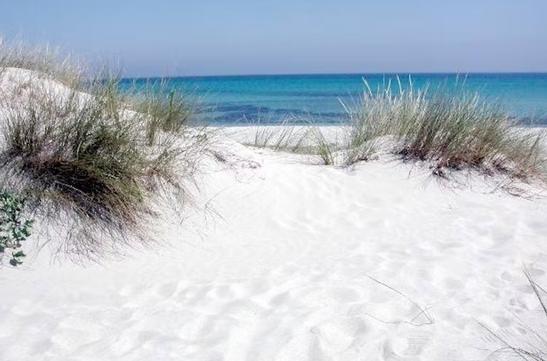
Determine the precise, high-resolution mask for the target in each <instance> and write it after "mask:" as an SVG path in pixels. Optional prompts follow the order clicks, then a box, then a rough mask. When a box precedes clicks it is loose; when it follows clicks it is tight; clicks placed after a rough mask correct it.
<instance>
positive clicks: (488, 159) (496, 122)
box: [346, 82, 546, 178]
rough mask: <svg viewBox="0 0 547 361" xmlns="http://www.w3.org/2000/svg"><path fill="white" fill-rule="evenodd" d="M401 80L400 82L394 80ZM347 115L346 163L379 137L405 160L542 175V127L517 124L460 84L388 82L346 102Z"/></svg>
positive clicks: (367, 152)
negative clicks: (452, 87) (421, 85)
mask: <svg viewBox="0 0 547 361" xmlns="http://www.w3.org/2000/svg"><path fill="white" fill-rule="evenodd" d="M399 84H400V82H399ZM346 109H347V111H348V114H349V116H350V119H351V122H350V123H349V128H348V129H349V132H348V134H349V136H348V142H347V145H346V147H347V159H346V163H347V164H352V163H354V162H357V161H360V160H366V159H367V158H368V157H369V156H370V154H371V153H373V152H374V149H375V147H376V143H377V142H378V140H379V139H380V138H382V137H389V138H390V139H391V140H392V142H391V144H392V149H391V151H392V152H393V153H396V154H399V155H401V156H402V157H403V159H405V160H424V161H430V162H432V164H433V166H434V168H435V171H436V172H437V174H442V170H443V169H462V168H474V169H479V170H481V171H485V172H494V171H503V172H506V173H509V174H510V175H512V176H516V177H522V178H526V177H530V176H536V175H542V174H543V171H544V166H545V160H546V158H545V154H544V152H543V149H542V142H543V141H544V138H545V133H544V132H533V131H530V130H529V129H525V128H523V127H521V126H519V125H518V124H517V123H516V122H515V121H513V119H512V118H511V117H510V116H509V115H508V114H507V113H505V112H503V110H501V109H500V107H498V106H496V105H492V104H490V103H488V102H487V101H484V100H483V99H481V98H480V97H479V96H478V95H477V94H469V93H467V92H465V91H463V90H458V91H446V90H443V89H442V88H439V89H437V90H431V89H427V88H426V89H424V90H415V89H413V87H412V84H410V86H409V87H408V88H407V89H403V86H402V85H401V84H400V86H399V91H398V92H394V91H392V87H391V84H388V85H387V86H386V87H383V88H378V89H377V90H376V91H372V90H371V88H370V87H369V86H368V84H366V91H365V92H364V94H363V96H362V99H361V100H360V101H359V102H358V103H357V104H356V105H354V106H351V107H346Z"/></svg>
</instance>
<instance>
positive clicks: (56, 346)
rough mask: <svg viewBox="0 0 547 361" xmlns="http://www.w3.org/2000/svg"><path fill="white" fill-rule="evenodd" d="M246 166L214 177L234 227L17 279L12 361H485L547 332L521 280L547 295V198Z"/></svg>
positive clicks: (259, 161)
mask: <svg viewBox="0 0 547 361" xmlns="http://www.w3.org/2000/svg"><path fill="white" fill-rule="evenodd" d="M233 153H234V154H241V156H240V157H235V156H234V155H231V156H230V155H228V156H226V157H227V158H228V162H227V163H224V164H217V165H216V166H214V167H213V166H212V165H211V166H210V167H209V170H210V172H209V174H205V175H204V176H203V177H204V180H205V181H204V185H203V187H202V192H203V193H202V197H203V200H209V199H210V202H209V203H208V204H209V206H211V207H213V208H214V210H215V212H217V213H218V214H219V215H221V216H222V218H220V217H219V216H213V215H212V213H211V212H207V214H204V213H202V212H195V213H194V214H192V215H189V218H188V219H186V222H185V223H184V225H180V224H179V223H177V222H175V221H173V222H169V221H158V225H157V228H158V232H161V234H160V235H161V238H162V239H164V240H165V242H169V244H161V245H159V246H158V247H156V248H155V249H154V250H153V251H147V252H144V251H135V252H133V254H132V255H130V256H129V257H127V258H124V259H121V260H117V261H114V260H110V261H107V262H105V264H104V265H101V266H97V265H91V266H88V267H80V266H76V265H73V264H69V263H64V264H61V265H59V264H49V263H48V262H47V261H46V257H38V258H36V259H34V261H32V262H29V264H28V265H27V266H25V267H24V268H23V269H17V270H13V269H8V268H4V269H2V270H1V273H0V284H1V286H2V297H1V299H2V301H1V303H0V359H2V360H230V361H235V360H252V361H259V360H291V361H292V360H418V359H420V360H477V359H485V358H486V357H487V356H488V354H489V351H492V350H494V349H496V348H497V347H498V346H499V343H497V342H496V340H495V339H494V338H493V337H490V336H489V334H488V332H486V331H485V330H484V329H483V328H482V327H481V326H479V324H478V321H480V322H484V323H485V324H487V325H488V326H489V327H491V328H492V329H493V330H496V332H499V333H500V334H501V335H503V336H504V337H507V338H510V339H512V340H515V342H519V340H526V341H532V342H535V341H537V337H536V336H534V335H533V334H532V333H531V331H529V330H526V329H525V328H523V327H521V326H520V325H519V323H520V321H519V319H521V320H522V321H523V322H525V323H529V325H530V326H532V327H534V328H535V329H536V330H541V331H542V332H544V331H545V330H546V327H547V325H546V323H545V322H544V321H543V320H542V319H541V318H540V317H539V315H540V313H539V305H538V304H537V303H536V301H535V299H534V297H533V295H532V294H531V291H530V289H529V288H528V287H527V285H526V281H525V278H524V276H523V274H522V267H523V265H527V266H528V267H529V268H530V270H531V272H532V274H533V275H534V276H535V277H536V279H537V281H538V282H542V283H543V284H547V275H546V273H545V271H546V270H547V238H546V235H547V222H546V221H545V214H546V211H547V202H546V201H545V200H544V199H536V200H533V201H531V200H526V199H523V198H517V197H512V196H509V195H507V194H504V193H501V192H494V193H489V192H488V191H489V190H491V189H490V188H489V187H486V186H484V183H483V182H480V181H479V180H477V181H476V182H475V181H471V185H472V186H473V189H468V188H465V189H452V188H449V187H446V186H444V185H441V184H439V183H438V182H437V181H434V180H431V178H430V177H429V176H428V174H427V172H426V171H421V170H420V169H411V167H410V166H407V165H401V164H398V163H394V162H387V161H377V162H373V163H369V164H365V165H361V166H359V167H358V168H357V169H355V170H353V171H349V170H344V169H337V168H332V167H323V166H315V165H310V164H304V163H305V159H299V158H298V157H294V156H288V155H282V154H274V153H271V152H268V151H252V150H249V149H242V148H240V147H237V146H234V147H233ZM245 159H247V160H245ZM410 171H412V172H411V173H410V175H409V172H410ZM475 183H476V184H475ZM206 215H207V216H206ZM377 281H378V282H377ZM379 282H383V283H385V284H386V285H382V284H380V283H379ZM388 286H389V287H388ZM390 287H392V288H393V289H390ZM420 308H422V309H424V310H426V312H424V313H422V311H420Z"/></svg>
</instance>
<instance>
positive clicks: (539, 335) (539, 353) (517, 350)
mask: <svg viewBox="0 0 547 361" xmlns="http://www.w3.org/2000/svg"><path fill="white" fill-rule="evenodd" d="M524 275H525V276H526V279H527V281H528V284H529V285H530V288H531V289H532V292H533V294H534V296H535V298H536V299H537V301H538V304H539V306H540V308H541V313H542V316H544V317H545V320H546V321H547V302H546V301H545V297H547V290H545V288H543V287H542V286H540V285H539V284H538V283H537V282H536V281H535V280H534V279H533V277H532V276H531V274H530V272H529V271H528V270H526V269H524ZM519 322H520V324H519V326H520V327H521V328H522V329H523V330H526V334H528V335H529V337H530V339H528V340H520V341H521V342H520V343H521V345H516V344H515V343H513V342H512V341H510V340H507V339H506V338H504V337H503V336H502V335H500V334H498V333H497V332H495V331H494V330H492V329H491V328H490V327H488V326H486V325H485V324H483V323H480V322H479V324H480V325H481V326H482V327H483V328H484V329H485V330H486V331H487V332H488V333H489V334H490V335H492V336H493V337H494V338H495V339H496V340H497V341H498V342H499V343H500V344H501V345H502V346H501V347H500V348H498V349H497V350H495V351H494V352H493V353H492V355H495V354H509V355H511V356H515V358H518V359H520V360H525V361H546V360H547V338H546V336H545V332H544V331H543V330H535V329H532V328H531V327H529V326H528V325H526V324H523V323H522V322H521V321H520V320H519ZM517 341H518V339H517Z"/></svg>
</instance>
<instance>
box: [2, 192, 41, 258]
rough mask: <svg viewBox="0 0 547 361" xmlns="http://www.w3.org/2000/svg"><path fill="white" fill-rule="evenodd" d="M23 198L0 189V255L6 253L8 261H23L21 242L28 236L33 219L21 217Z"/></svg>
mask: <svg viewBox="0 0 547 361" xmlns="http://www.w3.org/2000/svg"><path fill="white" fill-rule="evenodd" d="M24 208H25V199H24V198H21V197H18V196H16V195H14V194H13V193H11V192H7V191H5V190H0V256H2V255H8V257H9V263H10V264H11V265H12V266H17V265H20V264H22V263H23V258H24V257H25V253H24V252H23V251H22V250H21V246H22V244H21V242H23V241H24V240H26V239H27V237H29V236H30V232H31V229H32V224H33V220H31V219H25V218H24V217H23V210H24Z"/></svg>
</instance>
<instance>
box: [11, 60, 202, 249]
mask: <svg viewBox="0 0 547 361" xmlns="http://www.w3.org/2000/svg"><path fill="white" fill-rule="evenodd" d="M14 54H15V55H14ZM27 56H30V58H29V59H26V58H25V57H27ZM17 57H19V58H22V59H19V61H16V60H17ZM35 57H36V58H37V59H40V58H39V55H34V54H31V55H29V54H28V53H26V52H13V53H10V54H9V55H8V56H6V55H4V54H3V55H2V56H0V68H2V67H6V66H10V67H13V66H17V67H25V66H29V67H30V69H32V70H38V71H45V72H46V74H47V75H49V76H51V77H54V79H57V78H56V76H57V75H58V74H60V73H62V70H63V69H64V66H65V65H64V64H65V63H63V62H61V63H56V64H55V67H56V68H53V69H54V70H51V69H52V68H48V67H46V66H45V65H40V66H36V65H35V61H34V58H35ZM6 59H9V61H7V60H6ZM31 60H32V61H31ZM44 63H47V64H49V60H47V61H46V60H44ZM58 69H59V70H58ZM68 72H72V69H67V73H68ZM32 74H33V78H32V79H30V81H28V82H27V86H26V87H25V91H24V93H21V92H19V91H18V92H17V93H16V94H3V97H2V102H1V104H0V109H1V110H2V112H0V115H1V116H2V122H1V123H2V127H3V129H2V137H3V139H2V141H1V147H0V171H1V172H2V173H3V175H4V177H3V183H4V184H6V185H8V186H9V189H16V190H18V191H19V192H21V194H24V195H25V197H26V198H27V199H28V200H29V203H31V204H32V205H33V206H34V208H35V209H37V210H42V211H44V214H45V215H46V216H48V220H49V221H51V222H54V221H59V222H60V223H65V222H68V221H71V222H72V223H73V224H74V225H75V226H76V227H77V229H76V230H74V229H71V230H68V231H67V232H68V233H75V234H77V236H76V237H72V238H71V242H70V243H69V244H67V245H65V247H64V250H65V251H68V252H70V253H74V254H76V255H86V256H89V257H92V258H96V257H98V256H100V254H101V253H102V252H103V251H106V250H108V248H109V247H110V246H112V247H114V248H116V247H117V245H118V244H122V243H129V241H131V240H134V239H135V238H138V239H140V240H143V241H144V240H145V239H147V238H148V235H146V234H145V228H146V222H145V220H146V219H148V218H147V217H148V216H151V215H153V213H154V212H153V210H152V208H151V207H152V200H153V199H154V198H156V197H157V196H161V195H162V194H163V191H164V190H166V189H167V188H169V189H171V190H172V191H173V193H172V194H170V195H169V197H171V196H172V195H173V194H176V195H177V197H180V200H181V201H182V200H184V198H185V197H186V194H187V192H186V190H185V184H186V181H187V180H188V178H190V177H191V174H193V172H194V171H195V167H196V163H197V161H198V158H199V156H200V153H201V150H202V149H203V147H204V146H205V143H206V141H207V136H206V134H205V133H204V132H203V131H201V130H200V129H197V128H192V129H191V128H190V127H188V120H189V118H190V117H191V115H192V107H191V106H190V105H189V104H187V103H186V102H185V100H184V99H183V97H182V96H181V95H179V94H177V93H174V92H170V93H168V94H167V95H166V96H165V92H161V91H158V92H157V93H156V92H154V91H152V90H147V91H144V92H141V93H139V94H138V97H136V96H135V94H130V92H126V91H122V90H121V87H120V84H119V78H118V77H117V76H115V75H112V74H111V73H108V72H102V73H100V74H99V76H97V77H96V78H94V79H89V78H86V79H87V80H85V81H81V82H79V83H78V84H75V83H72V84H74V85H75V88H70V87H66V86H64V85H62V84H61V82H54V83H53V84H51V83H47V82H46V83H44V82H43V81H42V78H41V76H42V73H37V72H33V73H32ZM76 78H79V79H84V75H83V73H79V76H78V77H73V79H76ZM163 86H166V85H165V84H164V83H162V87H163ZM162 89H163V88H162ZM82 90H85V92H83V91H82ZM109 240H110V241H111V242H110V241H109Z"/></svg>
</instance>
